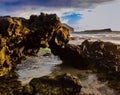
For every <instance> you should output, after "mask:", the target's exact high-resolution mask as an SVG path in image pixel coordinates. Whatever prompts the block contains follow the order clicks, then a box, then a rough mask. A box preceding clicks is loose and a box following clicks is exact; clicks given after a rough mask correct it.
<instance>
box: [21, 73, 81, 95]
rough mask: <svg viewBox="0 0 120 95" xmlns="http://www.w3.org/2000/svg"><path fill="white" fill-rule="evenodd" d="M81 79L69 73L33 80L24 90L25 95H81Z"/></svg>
mask: <svg viewBox="0 0 120 95" xmlns="http://www.w3.org/2000/svg"><path fill="white" fill-rule="evenodd" d="M80 90H81V82H80V79H79V78H78V77H76V76H73V75H71V74H69V73H65V74H62V75H52V74H50V75H48V76H43V77H40V78H33V79H32V80H31V81H30V83H29V85H27V86H25V87H24V89H23V93H24V95H26V94H27V95H35V94H40V95H79V93H80Z"/></svg>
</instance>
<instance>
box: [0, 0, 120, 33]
mask: <svg viewBox="0 0 120 95" xmlns="http://www.w3.org/2000/svg"><path fill="white" fill-rule="evenodd" d="M41 12H45V13H48V14H51V13H56V14H57V15H58V16H59V17H60V20H61V22H62V23H66V24H68V25H70V26H72V27H73V28H74V29H75V30H76V31H83V30H89V29H103V28H111V29H112V30H120V20H119V18H120V0H0V16H5V15H10V16H16V17H25V18H29V16H30V15H31V14H37V15H39V14H40V13H41Z"/></svg>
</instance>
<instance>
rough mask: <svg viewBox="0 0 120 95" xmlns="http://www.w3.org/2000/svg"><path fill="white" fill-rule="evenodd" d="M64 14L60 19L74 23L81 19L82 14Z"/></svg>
mask: <svg viewBox="0 0 120 95" xmlns="http://www.w3.org/2000/svg"><path fill="white" fill-rule="evenodd" d="M63 15H64V16H62V17H61V21H63V20H68V24H70V25H72V24H75V23H76V22H77V21H78V20H80V19H82V16H83V14H77V13H64V14H63Z"/></svg>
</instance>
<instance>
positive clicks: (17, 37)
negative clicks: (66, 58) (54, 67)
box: [0, 13, 69, 76]
mask: <svg viewBox="0 0 120 95" xmlns="http://www.w3.org/2000/svg"><path fill="white" fill-rule="evenodd" d="M68 40H69V30H68V29H67V28H66V27H63V26H62V23H61V22H60V20H59V18H58V17H57V15H56V14H50V15H48V14H44V13H41V15H38V16H37V15H31V16H30V18H29V19H24V18H16V17H10V16H5V17H0V76H3V75H5V74H7V73H8V72H9V71H10V70H11V69H12V68H13V67H14V66H15V64H16V62H18V61H20V60H21V59H23V58H25V56H26V55H37V53H38V51H39V48H40V47H50V45H56V46H60V47H63V46H64V45H65V44H66V43H67V42H68Z"/></svg>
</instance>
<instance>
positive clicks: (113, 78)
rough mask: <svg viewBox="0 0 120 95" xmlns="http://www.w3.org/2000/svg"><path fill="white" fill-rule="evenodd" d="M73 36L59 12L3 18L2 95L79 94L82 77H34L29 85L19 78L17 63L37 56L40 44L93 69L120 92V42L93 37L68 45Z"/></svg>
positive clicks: (0, 36)
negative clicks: (60, 18) (57, 13)
mask: <svg viewBox="0 0 120 95" xmlns="http://www.w3.org/2000/svg"><path fill="white" fill-rule="evenodd" d="M3 26H4V27H3ZM69 36H70V35H69V29H67V28H66V27H64V26H63V25H62V23H61V22H60V20H59V18H58V17H57V15H56V14H50V15H49V14H45V13H41V14H40V15H38V16H37V15H31V16H30V18H29V19H24V18H16V17H10V16H5V17H0V42H1V44H0V79H1V83H0V95H8V94H9V95H36V94H40V95H41V94H42V95H79V92H80V90H81V87H82V85H81V83H80V79H79V78H78V77H77V76H73V75H71V74H69V73H65V74H61V75H52V74H50V75H48V76H43V77H40V78H33V79H32V80H31V81H30V82H29V83H28V84H27V85H26V86H22V85H21V83H20V82H19V81H17V80H16V78H17V77H18V76H17V74H16V73H15V70H16V65H17V63H18V62H20V61H21V60H25V58H26V57H27V56H37V53H38V52H39V49H40V47H43V48H45V47H47V48H50V49H51V52H52V53H53V54H54V55H57V56H59V57H60V59H61V60H62V61H63V64H66V65H71V66H73V67H75V68H78V69H80V70H87V69H91V70H92V71H93V72H95V73H97V76H98V78H99V79H100V80H101V81H108V82H109V86H110V87H112V88H114V89H116V90H118V91H119V90H120V45H116V44H113V43H110V42H103V41H95V42H91V41H89V40H85V41H84V42H83V43H82V44H81V45H74V44H68V41H69ZM11 81H12V82H13V84H11ZM7 84H8V86H7ZM6 86H7V89H6Z"/></svg>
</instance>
